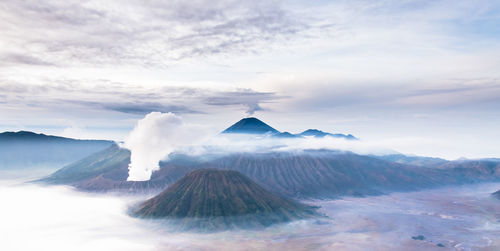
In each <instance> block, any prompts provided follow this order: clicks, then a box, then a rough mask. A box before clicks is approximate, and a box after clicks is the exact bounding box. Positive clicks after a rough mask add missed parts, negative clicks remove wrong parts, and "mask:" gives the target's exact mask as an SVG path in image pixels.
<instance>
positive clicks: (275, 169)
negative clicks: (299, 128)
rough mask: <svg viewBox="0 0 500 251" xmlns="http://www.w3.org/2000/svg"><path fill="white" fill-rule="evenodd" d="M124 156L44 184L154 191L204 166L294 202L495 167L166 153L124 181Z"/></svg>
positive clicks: (447, 181)
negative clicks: (149, 170)
mask: <svg viewBox="0 0 500 251" xmlns="http://www.w3.org/2000/svg"><path fill="white" fill-rule="evenodd" d="M129 156H130V152H129V151H128V150H125V149H120V148H118V147H117V146H113V147H110V149H107V150H105V151H103V152H101V153H98V154H95V155H93V156H90V157H88V158H86V159H84V160H81V161H79V162H76V163H74V164H71V165H69V166H66V167H64V168H63V169H61V170H60V171H58V172H56V173H54V174H53V175H51V176H50V177H48V178H47V179H45V181H48V182H50V183H58V184H61V183H62V184H70V185H73V186H75V187H77V188H78V189H81V190H85V191H95V192H107V191H125V192H154V191H159V190H163V189H165V188H166V187H167V186H168V185H169V184H173V183H174V182H175V181H177V180H178V179H180V178H181V177H182V176H184V175H185V174H186V173H188V172H190V171H193V170H197V169H204V168H217V169H227V170H236V171H239V172H241V173H242V174H244V175H246V176H248V177H249V178H250V179H252V180H253V181H255V182H256V183H258V184H259V185H261V186H263V187H264V188H266V189H267V190H270V191H272V192H274V193H276V194H280V195H284V196H289V197H295V198H335V197H339V196H365V195H377V194H383V193H389V192H393V191H414V190H418V189H424V188H432V187H439V186H443V185H454V184H468V183H478V182H488V181H500V163H499V162H495V161H488V160H485V161H481V160H474V161H472V160H471V161H452V162H445V163H444V164H442V165H441V166H439V167H437V168H430V167H429V168H420V167H415V166H411V165H405V164H399V163H395V162H390V161H384V160H381V159H378V158H374V157H370V156H363V155H357V154H353V153H348V152H336V151H304V152H295V153H291V152H271V153H240V154H231V155H220V156H210V158H207V157H206V156H202V157H194V156H185V155H172V156H171V159H170V161H168V162H166V163H160V170H159V171H156V172H154V173H153V175H152V177H151V180H149V181H140V182H130V181H126V179H127V176H128V164H129Z"/></svg>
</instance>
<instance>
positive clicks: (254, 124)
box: [222, 117, 280, 134]
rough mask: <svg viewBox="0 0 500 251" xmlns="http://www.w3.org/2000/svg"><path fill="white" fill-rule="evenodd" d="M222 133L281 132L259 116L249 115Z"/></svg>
mask: <svg viewBox="0 0 500 251" xmlns="http://www.w3.org/2000/svg"><path fill="white" fill-rule="evenodd" d="M222 133H246V134H265V133H271V134H278V133H280V132H279V131H278V130H276V129H274V128H272V127H271V126H269V125H268V124H266V123H264V122H262V120H260V119H258V118H255V117H248V118H243V119H241V120H240V121H238V122H236V123H235V124H233V125H232V126H230V127H229V128H227V129H226V130H224V131H223V132H222Z"/></svg>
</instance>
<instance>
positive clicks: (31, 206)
mask: <svg viewBox="0 0 500 251" xmlns="http://www.w3.org/2000/svg"><path fill="white" fill-rule="evenodd" d="M498 189H500V183H490V184H483V185H469V186H462V187H451V188H442V189H434V190H426V191H420V192H412V193H394V194H391V195H385V196H374V197H365V198H353V197H347V198H344V199H341V200H331V201H309V202H308V203H311V204H314V205H318V206H321V209H320V211H321V212H322V213H324V214H326V215H328V216H329V219H326V220H325V219H321V220H305V221H295V222H292V223H288V224H280V225H273V226H271V227H268V228H265V229H260V230H232V231H224V232H217V233H194V232H175V231H172V230H171V229H172V228H170V227H169V226H168V225H165V224H167V223H165V221H162V220H158V221H156V220H142V219H137V218H133V217H130V216H129V215H128V214H127V210H128V208H129V207H130V206H131V205H133V204H135V203H137V202H138V201H141V200H144V199H146V198H145V197H137V196H136V197H130V196H128V197H127V196H116V195H109V194H108V195H95V194H87V193H81V192H76V191H74V190H72V189H70V188H68V187H64V186H52V187H44V186H39V185H33V184H12V182H9V181H5V180H4V181H2V182H0V198H2V207H0V222H1V223H2V224H0V236H1V237H0V250H263V249H267V250H269V249H271V250H334V249H348V250H391V249H392V250H433V249H436V250H442V249H443V248H441V247H438V246H437V245H438V244H441V245H443V246H445V249H443V250H446V248H451V249H455V250H498V248H500V237H499V236H500V201H498V200H495V199H493V198H492V197H491V196H490V193H491V192H494V191H497V190H498ZM412 237H415V238H412Z"/></svg>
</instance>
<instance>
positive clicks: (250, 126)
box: [221, 117, 358, 140]
mask: <svg viewBox="0 0 500 251" xmlns="http://www.w3.org/2000/svg"><path fill="white" fill-rule="evenodd" d="M221 133H223V134H231V133H234V134H253V135H262V134H268V135H271V136H273V137H279V138H301V137H315V138H323V137H326V136H329V137H333V138H344V139H347V140H357V139H358V138H356V137H354V136H353V135H352V134H347V135H346V134H341V133H335V134H334V133H329V132H324V131H321V130H318V129H307V130H305V131H303V132H301V133H297V134H292V133H290V132H280V131H278V130H277V129H275V128H273V127H271V126H270V125H268V124H266V123H265V122H263V121H262V120H260V119H258V118H255V117H248V118H243V119H241V120H239V121H238V122H236V123H234V124H233V125H231V126H229V127H228V128H226V129H225V130H224V131H222V132H221Z"/></svg>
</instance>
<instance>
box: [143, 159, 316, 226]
mask: <svg viewBox="0 0 500 251" xmlns="http://www.w3.org/2000/svg"><path fill="white" fill-rule="evenodd" d="M134 214H135V215H136V216H138V217H142V218H166V219H169V220H174V221H173V222H174V223H176V225H178V226H180V227H181V229H198V230H225V229H231V228H255V227H265V226H269V225H271V224H275V223H283V222H289V221H292V220H296V219H304V218H310V217H313V216H316V215H318V214H317V213H316V211H315V208H313V207H311V206H307V205H304V204H301V203H299V202H295V201H293V200H290V199H286V198H284V197H281V196H278V195H276V194H273V193H272V192H269V191H267V190H266V189H264V188H263V187H261V186H259V185H258V184H257V183H255V182H253V181H252V180H251V179H249V178H248V177H246V176H245V175H243V174H241V173H240V172H237V171H231V170H219V169H200V170H195V171H192V172H190V173H188V174H186V175H185V176H184V177H183V178H181V179H180V180H178V181H177V182H175V183H174V184H173V185H171V186H170V187H169V188H168V189H166V190H165V191H163V192H162V193H160V194H159V195H157V196H155V197H154V198H152V199H149V200H147V201H146V202H144V203H142V204H141V205H140V206H139V208H138V209H137V210H136V211H135V213H134Z"/></svg>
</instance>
